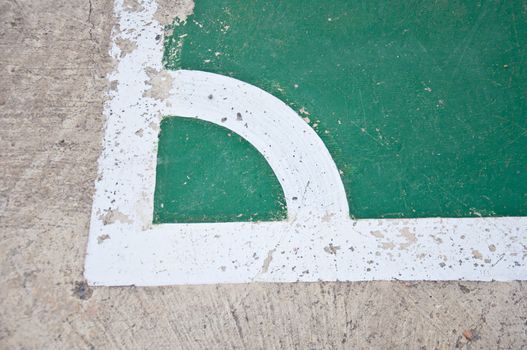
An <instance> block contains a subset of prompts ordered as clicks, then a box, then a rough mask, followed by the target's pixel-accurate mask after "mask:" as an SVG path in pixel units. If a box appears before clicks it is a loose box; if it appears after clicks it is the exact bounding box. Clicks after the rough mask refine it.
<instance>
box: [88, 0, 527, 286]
mask: <svg viewBox="0 0 527 350" xmlns="http://www.w3.org/2000/svg"><path fill="white" fill-rule="evenodd" d="M156 6H157V5H156V3H155V1H144V2H143V3H142V10H141V11H140V12H131V11H127V10H126V9H125V8H124V6H123V1H122V0H117V1H116V3H115V11H116V15H117V16H118V18H119V26H120V30H121V31H120V32H119V33H117V32H116V33H114V36H113V42H114V44H113V47H112V55H113V57H115V59H116V60H117V61H118V65H117V68H116V71H115V72H114V73H113V74H112V76H111V77H110V79H111V80H116V81H117V89H116V90H115V91H112V92H111V93H110V99H109V102H108V103H107V105H106V109H105V114H106V118H107V123H106V129H105V138H104V151H103V154H102V155H101V158H100V160H99V169H100V176H99V179H98V181H97V183H96V193H95V198H94V204H93V210H92V218H91V227H90V237H89V243H88V253H87V256H86V268H85V275H86V278H87V279H88V281H89V283H90V284H92V285H132V284H133V285H170V284H203V283H243V282H252V281H266V282H293V281H318V280H324V281H334V280H341V281H361V280H379V279H388V280H389V279H401V280H454V279H465V280H492V279H495V280H514V279H522V280H524V279H527V270H526V269H525V263H526V260H527V246H526V245H527V218H525V217H517V218H511V217H509V218H477V219H441V218H432V219H411V220H398V219H390V220H359V221H353V220H351V219H349V217H348V214H347V213H348V205H347V201H346V196H345V193H344V188H343V186H342V183H341V181H340V177H339V174H338V171H337V169H336V167H335V164H334V162H333V160H332V159H331V157H330V155H329V152H328V151H327V149H326V147H325V146H324V144H323V143H322V141H320V139H319V138H318V136H317V134H316V133H315V132H314V131H313V130H312V129H311V128H310V127H309V126H308V125H307V124H305V123H304V122H303V121H302V119H301V118H300V117H299V116H298V115H296V113H295V112H294V111H292V110H291V109H290V108H289V107H287V106H286V105H285V104H284V103H282V102H281V101H279V100H277V99H276V98H275V97H273V96H272V95H270V94H268V93H266V92H264V91H262V90H260V89H258V88H256V87H254V86H251V85H249V84H246V83H243V82H240V81H238V80H235V79H232V78H227V77H223V76H220V75H216V74H210V73H204V72H195V71H179V72H163V70H162V65H161V58H162V42H161V41H156V39H155V38H156V36H157V35H159V34H160V33H162V28H161V26H160V25H159V23H158V22H157V21H155V20H154V18H153V17H154V13H155V11H156ZM119 40H130V41H132V42H133V43H134V44H135V46H136V49H135V50H133V51H132V52H130V53H128V54H126V55H121V51H120V50H119V47H118V45H117V42H118V41H119ZM121 56H122V57H121ZM155 72H157V73H155ZM147 82H150V83H147ZM150 84H151V85H150ZM211 94H212V95H213V98H212V99H210V98H208V96H209V95H211ZM223 98H227V99H226V100H223ZM233 112H234V113H233ZM237 112H240V113H241V114H242V116H243V123H242V122H240V121H239V120H236V113H237ZM163 115H178V116H182V117H189V118H199V119H203V120H207V121H210V122H213V123H216V124H219V125H222V126H225V127H227V128H230V129H231V130H233V131H235V132H236V133H238V134H240V135H241V136H243V137H244V138H246V139H247V140H248V141H249V142H251V143H252V144H253V145H254V146H255V147H256V148H257V149H258V150H259V151H260V152H261V153H262V154H263V155H264V156H265V158H266V159H267V161H268V162H269V164H270V165H271V167H272V169H273V171H274V172H275V173H276V175H277V177H278V179H279V181H280V183H281V184H282V186H283V189H284V193H285V196H286V201H287V207H288V214H289V218H288V220H287V221H284V222H261V223H219V224H218V223H210V224H163V225H152V224H151V223H152V215H153V193H154V186H155V168H156V157H157V154H156V153H157V138H158V126H159V122H160V120H161V118H162V116H163ZM223 117H227V120H226V121H224V122H222V121H221V119H222V118H223ZM245 123H246V124H247V126H245ZM139 130H140V131H141V132H138V131H139ZM269 146H271V147H269ZM293 155H295V156H294V157H293ZM300 159H301V160H302V161H300ZM293 197H297V198H298V199H297V200H293V199H292V198H293Z"/></svg>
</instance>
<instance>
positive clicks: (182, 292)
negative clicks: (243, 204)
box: [0, 0, 527, 349]
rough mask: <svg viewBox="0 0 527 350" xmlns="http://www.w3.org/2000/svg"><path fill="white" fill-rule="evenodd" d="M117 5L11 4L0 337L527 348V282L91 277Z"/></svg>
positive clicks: (115, 342) (2, 65)
mask: <svg viewBox="0 0 527 350" xmlns="http://www.w3.org/2000/svg"><path fill="white" fill-rule="evenodd" d="M112 6H113V4H112V1H109V0H104V1H103V0H101V1H98V0H91V1H89V0H86V1H80V0H68V1H64V0H62V1H61V0H56V1H43V0H3V1H1V2H0V47H1V50H0V82H1V84H0V237H1V240H0V259H1V263H0V348H2V349H234V348H238V349H339V348H340V349H351V348H353V349H370V348H377V349H395V348H400V349H451V348H466V349H522V348H527V298H526V297H527V285H526V284H525V283H523V282H512V283H467V282H449V283H433V282H427V283H393V282H371V283H313V284H248V285H219V286H187V287H181V286H180V287H158V288H130V287H128V288H93V289H92V288H89V287H87V286H86V285H85V284H84V283H83V277H82V269H83V264H84V253H85V248H86V241H87V237H88V222H89V217H90V208H91V201H92V199H91V196H92V192H93V184H94V180H95V177H96V174H97V170H96V162H97V158H98V156H99V152H100V150H101V148H100V140H101V135H102V128H103V122H104V121H103V119H102V105H103V101H104V93H105V91H106V89H107V88H108V86H107V82H106V79H105V78H104V76H105V74H106V72H107V71H108V69H110V63H111V62H110V61H109V58H108V56H107V50H108V45H109V33H110V30H111V26H112V24H113V16H112ZM467 330H472V331H471V332H465V335H466V336H467V337H468V338H471V339H472V340H470V341H469V340H468V339H467V337H465V336H464V335H463V332H464V331H467Z"/></svg>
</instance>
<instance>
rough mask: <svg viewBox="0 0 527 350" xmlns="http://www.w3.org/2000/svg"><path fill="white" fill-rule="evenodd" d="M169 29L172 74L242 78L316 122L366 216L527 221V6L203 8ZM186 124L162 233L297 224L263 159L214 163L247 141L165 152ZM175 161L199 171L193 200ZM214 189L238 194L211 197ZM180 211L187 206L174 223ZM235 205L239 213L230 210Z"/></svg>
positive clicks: (355, 209) (205, 3) (211, 1)
mask: <svg viewBox="0 0 527 350" xmlns="http://www.w3.org/2000/svg"><path fill="white" fill-rule="evenodd" d="M170 29H171V34H170V35H168V36H167V37H166V38H165V53H164V65H165V67H166V68H167V69H171V70H177V69H193V70H202V71H207V72H214V73H219V74H223V75H227V76H230V77H234V78H237V79H240V80H243V81H245V82H248V83H250V84H253V85H256V86H258V87H260V88H262V89H264V90H266V91H268V92H270V93H271V94H273V95H275V96H276V97H278V98H280V99H281V100H282V101H284V102H286V103H287V104H288V105H289V106H291V108H293V109H294V110H296V111H298V113H299V118H300V117H303V118H305V120H306V121H307V122H308V123H309V124H310V125H311V126H312V127H313V128H314V129H315V130H316V132H317V133H318V135H319V136H320V137H321V138H322V140H323V141H324V143H325V144H326V146H327V148H328V149H329V151H330V153H331V155H332V157H333V159H334V160H335V162H336V164H337V166H338V168H339V169H340V171H341V174H342V180H343V182H344V186H345V189H346V193H347V197H348V201H349V206H350V215H351V216H352V217H355V218H416V217H438V216H439V217H477V216H524V215H527V60H526V54H527V2H526V1H506V2H496V1H402V2H393V1H380V0H375V1H338V0H337V1H329V0H328V1H320V0H319V1H315V0H303V1H299V0H288V1H269V0H251V1H220V0H198V1H196V4H195V9H194V14H193V15H192V16H190V17H189V18H188V20H187V22H186V23H178V22H177V20H176V22H175V23H174V25H173V26H172V28H170ZM172 127H175V126H173V125H172V123H165V124H163V125H162V131H161V138H160V144H161V145H162V147H161V148H160V151H159V158H158V159H159V160H158V162H159V163H158V173H157V186H156V203H157V204H158V205H157V206H156V209H155V213H157V214H158V216H155V217H157V218H158V219H159V218H160V217H164V219H159V220H160V221H161V222H170V221H171V220H176V217H178V218H179V219H182V220H183V221H184V220H185V218H187V219H188V221H190V222H193V221H231V220H232V215H233V213H238V212H239V213H243V214H244V215H243V216H242V217H241V219H240V220H241V221H244V220H254V219H257V218H255V217H254V216H251V215H249V214H250V213H260V214H259V215H260V216H259V218H261V219H273V218H281V217H283V214H280V213H281V212H280V210H279V208H280V205H279V203H283V202H281V201H282V200H281V199H280V198H281V197H280V196H281V190H280V188H279V185H278V186H277V182H276V180H275V179H272V180H271V179H267V177H272V172H270V169H269V168H268V167H267V165H266V164H262V162H261V161H260V160H262V158H261V157H260V155H259V154H257V152H256V153H255V152H249V151H245V150H240V152H241V153H243V154H244V156H239V157H234V158H230V159H229V161H228V162H227V161H224V162H209V161H207V159H210V158H207V157H208V156H207V154H209V153H210V152H211V151H212V150H215V149H216V150H217V148H218V147H220V146H219V145H221V147H231V146H232V147H235V148H236V147H238V148H240V147H247V148H249V147H251V146H250V145H249V144H247V143H240V142H239V141H236V142H233V141H232V140H231V141H230V142H227V141H228V139H229V138H230V136H227V134H228V133H227V132H223V131H222V132H217V131H213V130H212V128H211V129H210V130H209V131H206V132H207V133H208V132H210V134H207V135H208V137H205V138H203V137H200V139H199V140H198V139H196V141H195V142H196V143H195V144H194V145H197V144H198V143H199V144H201V145H203V146H201V147H192V145H191V144H189V143H187V144H186V146H184V147H183V146H182V144H181V142H175V143H170V142H167V141H166V140H164V139H163V137H164V136H163V135H166V134H167V133H170V132H171V131H169V130H168V128H172ZM185 128H186V129H185V132H187V133H188V135H189V137H194V138H195V137H196V136H198V135H200V134H201V136H202V135H203V131H202V129H201V128H200V127H192V126H191V125H186V126H185ZM192 133H195V135H191V134H192ZM189 142H190V141H189ZM204 142H206V143H205V144H203V143H204ZM229 145H230V146H229ZM168 154H169V155H170V157H172V158H173V160H172V161H173V162H177V164H178V167H179V168H178V174H177V176H179V177H180V175H182V174H187V173H192V172H194V173H197V174H195V175H196V176H195V177H194V178H193V181H194V180H195V181H198V182H197V187H195V188H194V189H193V191H188V190H186V187H185V186H187V185H183V182H184V181H183V182H182V181H180V180H181V179H179V178H178V180H177V181H176V180H174V179H173V178H172V176H173V172H166V171H160V170H163V169H165V168H164V165H163V164H165V161H166V157H167V155H168ZM248 157H249V158H250V157H253V159H248ZM259 157H260V158H259ZM178 159H179V160H178ZM204 160H205V161H206V163H202V162H203V161H204ZM257 160H258V161H257ZM208 165H210V166H208ZM196 168H199V171H196V170H195V169H196ZM232 176H237V177H238V179H237V180H236V181H234V180H233V181H229V182H225V181H222V179H226V178H229V179H230V177H232ZM244 178H246V179H258V180H259V181H256V182H253V181H245V180H244ZM168 186H170V191H169V190H167V189H166V188H167V187H168ZM212 187H214V188H215V191H217V193H223V194H224V197H223V198H220V197H221V196H219V197H218V196H216V197H214V196H208V195H206V194H207V193H209V192H208V191H210V188H212ZM220 187H222V189H221V190H218V188H220ZM167 191H168V192H167ZM196 193H202V194H204V195H203V196H202V197H200V196H198V195H196ZM256 194H257V195H261V196H263V197H264V198H266V199H265V200H263V201H259V200H258V199H257V198H256V197H254V196H255V195H256ZM167 196H168V197H167ZM161 198H163V200H161ZM208 200H209V202H207V201H208ZM167 201H173V202H174V203H179V204H178V205H177V206H174V207H170V210H171V211H172V212H170V210H169V211H168V212H167V211H166V210H165V211H161V210H160V207H159V205H160V203H161V202H165V203H166V202H167ZM226 202H229V203H232V205H233V206H234V205H235V204H236V203H237V204H239V207H236V208H235V207H233V208H232V211H231V212H229V213H224V212H222V209H221V208H222V207H223V208H224V203H226ZM204 203H207V204H206V205H205V206H203V204H204ZM196 206H201V208H202V211H203V212H202V213H199V214H196V213H195V212H194V210H195V208H196ZM179 219H178V220H179Z"/></svg>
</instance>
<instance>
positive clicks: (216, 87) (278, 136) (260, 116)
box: [162, 70, 349, 219]
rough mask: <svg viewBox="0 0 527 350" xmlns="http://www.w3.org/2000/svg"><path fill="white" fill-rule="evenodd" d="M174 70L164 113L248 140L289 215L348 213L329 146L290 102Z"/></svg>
mask: <svg viewBox="0 0 527 350" xmlns="http://www.w3.org/2000/svg"><path fill="white" fill-rule="evenodd" d="M170 74H171V76H172V78H173V79H172V80H173V83H172V86H173V87H172V90H171V93H170V98H169V99H168V100H167V104H166V105H165V108H164V109H163V111H162V114H163V115H175V116H180V117H188V118H197V119H201V120H206V121H209V122H211V123H215V124H217V125H220V126H223V127H226V128H228V129H230V130H232V131H234V132H236V133H237V134H239V135H240V136H242V137H243V138H245V139H246V140H247V141H249V142H250V143H251V144H252V145H253V146H254V147H255V148H256V149H257V150H258V151H259V152H260V153H261V154H262V155H263V156H264V157H265V159H266V160H267V162H268V163H269V165H270V166H271V168H272V169H273V171H274V173H275V175H276V177H277V178H278V180H279V181H280V184H281V185H282V188H283V190H284V195H285V199H286V202H287V211H288V217H289V218H290V219H300V218H307V217H310V218H322V217H328V216H338V217H342V218H347V217H348V216H349V209H348V201H347V198H346V192H345V190H344V185H343V184H342V180H341V178H340V175H339V172H338V169H337V166H336V165H335V163H334V161H333V158H332V157H331V155H330V153H329V151H328V150H327V148H326V145H325V144H324V143H323V142H322V140H321V139H320V137H319V136H318V135H317V133H316V132H315V131H314V130H313V129H312V128H311V127H310V126H309V125H308V124H307V123H306V122H304V120H303V119H302V118H300V116H299V115H298V114H297V113H295V112H294V111H293V110H292V109H291V108H290V107H289V106H287V105H286V104H285V103H283V102H282V101H281V100H279V99H278V98H276V97H274V96H273V95H271V94H270V93H268V92H265V91H263V90H262V89H259V88H257V87H255V86H253V85H250V84H247V83H245V82H242V81H240V80H237V79H234V78H229V77H226V76H223V75H219V74H213V73H207V72H202V71H190V70H179V71H176V72H170Z"/></svg>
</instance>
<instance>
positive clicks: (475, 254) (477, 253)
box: [472, 249, 483, 260]
mask: <svg viewBox="0 0 527 350" xmlns="http://www.w3.org/2000/svg"><path fill="white" fill-rule="evenodd" d="M472 257H473V258H474V259H478V260H482V259H483V255H482V254H481V252H480V251H479V250H477V249H473V250H472Z"/></svg>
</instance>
